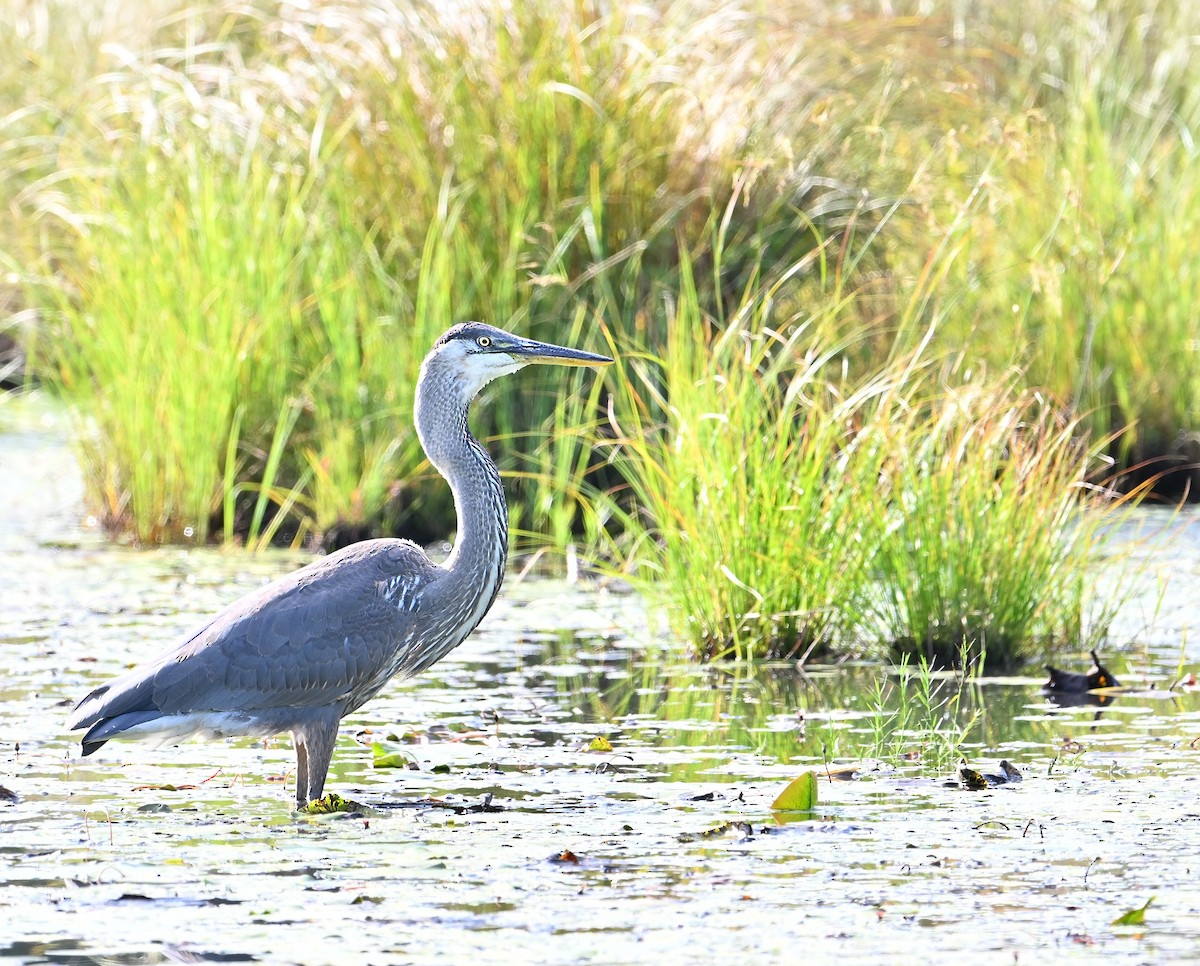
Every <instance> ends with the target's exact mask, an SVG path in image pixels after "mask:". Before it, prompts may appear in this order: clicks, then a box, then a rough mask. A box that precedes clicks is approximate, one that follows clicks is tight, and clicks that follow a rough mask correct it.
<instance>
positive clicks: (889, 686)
mask: <svg viewBox="0 0 1200 966" xmlns="http://www.w3.org/2000/svg"><path fill="white" fill-rule="evenodd" d="M957 663H958V665H959V666H960V667H966V666H968V665H969V663H970V654H969V653H967V652H966V651H965V650H964V651H963V652H962V653H960V655H959V658H958V661H957ZM970 687H971V683H970V679H969V678H968V677H967V676H966V674H965V673H963V672H952V673H951V674H945V673H941V674H939V673H937V672H936V671H935V669H934V668H933V667H932V666H931V665H930V663H929V661H928V660H927V659H926V658H925V657H924V656H921V657H919V658H918V659H917V662H916V664H913V663H912V662H911V660H910V657H909V655H908V654H902V655H901V656H900V659H899V664H898V665H897V666H896V667H894V668H893V669H891V672H890V673H887V674H880V675H879V676H877V677H876V678H875V681H874V685H873V688H872V691H871V694H870V696H869V697H868V699H867V701H868V706H869V707H870V709H871V711H872V712H873V714H872V716H871V719H870V736H869V742H868V743H866V744H864V745H863V746H862V747H861V748H860V751H859V753H860V754H861V755H862V757H864V758H866V759H868V760H874V761H881V762H885V763H887V764H891V765H897V764H900V763H903V762H906V761H914V760H915V761H918V762H919V763H920V765H921V767H922V769H924V770H928V771H931V772H945V771H946V770H948V769H949V768H950V767H951V766H952V765H953V764H954V763H955V762H957V761H958V760H959V759H960V758H962V757H963V745H964V743H965V742H966V741H967V739H968V738H969V737H970V736H971V734H972V731H973V730H974V729H975V726H976V724H977V723H978V722H979V721H980V719H981V717H982V711H981V710H980V708H979V705H978V702H977V701H975V700H972V696H971V695H970Z"/></svg>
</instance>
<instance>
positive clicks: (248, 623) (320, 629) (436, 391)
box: [67, 322, 612, 806]
mask: <svg viewBox="0 0 1200 966" xmlns="http://www.w3.org/2000/svg"><path fill="white" fill-rule="evenodd" d="M610 362H612V360H611V359H609V358H607V357H606V356H599V355H593V354H592V353H590V352H581V351H579V350H576V349H568V348H564V347H562V346H557V345H550V344H548V343H544V342H533V341H531V340H528V339H522V338H518V337H517V336H515V335H512V334H511V333H508V332H505V331H503V330H501V329H496V328H493V327H492V326H489V325H483V324H481V323H478V322H467V323H463V324H461V325H456V326H454V328H452V329H450V330H449V331H448V332H447V333H446V334H445V335H443V336H442V337H441V338H440V339H438V340H437V342H436V343H435V345H434V346H433V349H432V350H431V351H430V352H429V355H428V356H426V358H425V361H424V363H422V366H421V375H420V378H419V379H418V380H417V392H416V407H415V410H414V417H415V421H416V429H417V435H418V437H419V438H420V441H421V445H422V446H423V447H424V449H425V453H426V455H427V456H428V457H429V462H430V463H431V464H432V465H433V466H434V468H435V469H437V471H438V472H439V473H441V475H442V476H443V477H445V479H446V481H447V482H448V483H449V484H450V489H451V491H452V492H453V494H454V507H455V510H456V512H457V515H458V534H457V537H456V540H455V544H454V549H453V551H452V552H451V554H450V556H449V558H448V559H447V560H446V562H445V563H443V564H434V563H433V562H432V561H430V559H429V558H428V557H427V556H426V555H425V553H424V551H423V550H421V549H420V548H419V547H418V546H417V545H416V544H414V543H411V542H409V541H407V540H369V541H366V542H363V543H356V544H352V545H351V546H349V547H346V548H345V549H343V550H340V551H338V552H337V553H333V554H330V555H329V556H328V557H325V558H323V559H321V560H317V561H316V562H314V563H311V564H309V565H308V566H307V567H304V568H302V569H300V570H297V571H296V572H294V573H291V574H288V575H287V576H285V577H282V578H281V579H279V580H276V581H275V582H274V583H271V584H269V585H267V586H265V587H263V588H262V589H261V590H258V591H255V592H253V593H251V594H247V595H246V596H245V597H243V598H241V599H240V600H238V601H236V602H234V603H233V604H231V605H230V606H228V607H226V608H225V609H224V610H222V611H221V612H220V613H218V614H217V615H216V616H215V617H213V618H212V619H211V620H210V621H208V622H207V623H205V624H204V625H203V626H201V627H200V628H198V629H197V630H195V631H194V632H193V633H191V634H188V635H187V636H186V637H185V638H184V639H183V640H182V641H181V642H180V643H178V644H177V645H176V646H175V647H173V648H172V649H170V650H168V651H167V652H166V653H164V654H162V655H161V656H160V657H158V658H157V659H156V660H154V661H152V662H150V663H149V664H146V665H143V666H141V667H137V668H135V669H134V670H132V671H130V672H129V673H127V674H124V675H122V676H121V677H118V678H116V679H115V680H113V681H110V682H109V683H108V684H104V685H101V686H100V687H98V688H96V690H94V691H93V692H92V693H91V694H89V695H88V696H87V697H85V698H84V699H83V700H82V701H81V702H80V703H79V705H78V706H77V707H76V708H75V710H74V712H73V713H72V715H71V717H70V720H69V721H68V725H67V726H68V728H70V729H71V730H78V729H81V728H86V729H87V732H86V733H85V734H84V736H83V739H82V742H83V753H84V755H90V754H92V753H93V752H94V751H96V750H97V749H98V748H99V747H100V746H101V745H103V744H104V743H105V742H106V741H109V740H110V739H113V738H123V739H149V740H154V741H157V742H158V743H160V744H161V743H164V742H173V741H178V740H180V739H182V738H185V737H189V736H192V735H199V736H202V737H214V738H219V737H227V736H234V735H254V736H269V735H275V734H279V733H281V732H285V731H290V732H291V733H292V738H293V740H294V742H295V746H296V803H297V805H301V806H303V805H305V804H306V803H308V802H310V801H312V800H313V799H316V798H320V797H321V794H322V791H323V790H324V787H325V778H326V775H327V774H328V772H329V762H330V759H331V758H332V756H333V747H334V743H335V742H336V740H337V733H338V723H339V722H340V721H341V719H342V718H343V717H345V716H346V715H347V714H350V713H351V712H352V711H355V710H357V709H358V708H360V707H362V705H363V704H365V703H366V702H367V701H369V700H370V699H371V698H372V697H374V696H375V695H376V694H378V693H379V690H380V689H381V688H382V687H383V686H384V685H385V684H386V683H387V682H388V681H389V680H390V679H391V678H392V677H394V676H395V675H397V674H400V675H403V676H408V675H412V674H416V673H417V672H419V671H423V670H424V669H425V668H427V667H429V666H430V665H431V664H433V663H434V662H435V661H438V660H440V659H441V658H442V657H444V656H445V655H446V654H447V653H449V652H450V651H451V650H452V649H453V648H455V647H457V646H458V645H459V644H461V643H462V641H463V640H464V639H465V638H466V636H467V635H468V634H470V633H471V631H472V630H474V629H475V627H476V625H478V624H479V622H480V620H482V619H483V615H484V614H486V613H487V612H488V609H489V608H490V607H491V606H492V602H493V601H494V600H495V599H496V594H497V593H498V592H499V590H500V582H501V580H502V578H503V576H504V565H505V560H506V558H507V556H508V507H507V505H506V504H505V501H504V490H503V488H502V487H501V484H500V474H499V472H498V471H497V469H496V464H495V463H493V462H492V460H491V458H490V457H489V456H488V454H487V451H486V450H485V449H484V448H483V446H482V445H480V443H479V441H478V440H476V439H475V438H474V437H473V436H472V435H471V433H470V430H469V428H468V426H467V410H468V408H469V407H470V404H471V401H472V400H473V399H474V398H475V395H476V394H477V393H478V392H479V391H480V390H481V389H482V388H483V387H484V386H486V385H487V384H488V383H489V382H491V381H492V380H493V379H495V378H497V377H498V376H505V375H509V374H510V373H513V372H516V371H517V370H519V369H521V368H523V367H524V366H526V365H528V364H530V363H553V364H558V365H564V366H603V365H607V364H608V363H610Z"/></svg>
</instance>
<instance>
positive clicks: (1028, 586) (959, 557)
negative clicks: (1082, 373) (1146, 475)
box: [868, 381, 1105, 666]
mask: <svg viewBox="0 0 1200 966" xmlns="http://www.w3.org/2000/svg"><path fill="white" fill-rule="evenodd" d="M895 415H896V417H897V418H895V419H894V420H893V421H892V422H891V423H890V425H888V427H887V431H888V432H890V433H892V434H894V435H892V437H891V439H890V440H889V442H888V444H887V449H888V451H889V453H890V456H889V459H888V461H887V463H886V465H885V466H884V468H883V477H882V479H883V487H882V493H881V495H882V496H883V499H880V500H878V501H876V502H875V511H876V512H877V513H878V514H879V516H878V518H877V519H876V520H875V521H874V522H873V524H872V530H873V531H875V532H878V533H880V534H882V539H881V540H880V541H879V543H878V545H877V547H876V555H875V557H874V561H873V570H874V573H875V576H876V578H877V580H878V587H879V591H878V594H877V595H876V596H874V598H873V605H874V606H873V607H872V608H871V611H872V614H871V621H870V622H869V624H868V626H871V625H875V626H877V627H878V629H879V633H880V635H881V636H882V637H883V638H884V639H885V640H889V641H891V642H892V649H893V650H894V651H895V652H897V653H899V654H901V655H907V656H910V657H913V658H919V659H920V660H922V661H926V662H929V663H930V664H932V665H934V666H953V665H955V664H957V663H959V662H960V661H962V660H964V659H965V661H966V662H967V664H968V665H975V664H982V663H983V662H985V661H986V662H987V663H988V664H989V665H991V666H997V665H1009V664H1017V663H1020V662H1021V661H1022V659H1025V658H1029V657H1031V656H1033V654H1034V653H1035V652H1036V651H1038V650H1046V649H1048V648H1050V647H1052V646H1053V645H1056V644H1060V645H1061V644H1068V643H1072V642H1076V641H1081V640H1083V639H1084V636H1085V627H1084V608H1085V601H1086V595H1087V590H1086V588H1087V581H1088V568H1089V565H1090V564H1091V563H1092V562H1093V561H1094V560H1095V559H1096V557H1097V553H1098V547H1099V543H1100V529H1101V527H1102V526H1103V525H1104V521H1105V514H1104V513H1103V512H1102V511H1101V509H1100V508H1099V507H1098V506H1096V505H1095V504H1098V503H1100V499H1099V498H1097V497H1096V496H1095V495H1094V494H1095V492H1096V491H1094V490H1093V489H1091V488H1090V487H1088V486H1087V478H1088V474H1089V470H1090V469H1091V467H1092V464H1093V462H1094V459H1095V456H1096V450H1095V447H1093V448H1092V449H1091V450H1090V451H1089V449H1088V446H1087V444H1085V443H1084V442H1083V437H1082V433H1081V430H1080V425H1079V421H1078V419H1069V418H1065V417H1064V416H1063V415H1062V414H1061V411H1060V410H1058V409H1056V408H1055V407H1054V406H1053V405H1051V404H1050V403H1048V402H1047V401H1046V400H1045V399H1042V398H1039V397H1037V396H1035V395H1032V394H1023V393H1021V392H1020V391H1019V390H1016V389H1014V388H1013V387H1012V386H1011V385H1010V384H1005V383H1001V384H1000V385H998V386H997V385H995V384H990V385H989V384H987V383H984V382H982V381H981V383H980V384H976V385H971V384H969V383H968V384H965V385H960V386H957V387H955V388H952V389H946V390H939V391H938V392H937V393H936V394H935V395H933V396H932V397H931V398H925V399H920V400H919V405H917V406H915V407H914V408H913V409H912V410H911V411H910V412H909V413H906V414H899V413H897V414H895ZM1102 630H1103V629H1102V627H1097V628H1092V629H1090V631H1088V632H1090V633H1102Z"/></svg>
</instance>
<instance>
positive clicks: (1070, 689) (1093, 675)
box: [1042, 651, 1121, 694]
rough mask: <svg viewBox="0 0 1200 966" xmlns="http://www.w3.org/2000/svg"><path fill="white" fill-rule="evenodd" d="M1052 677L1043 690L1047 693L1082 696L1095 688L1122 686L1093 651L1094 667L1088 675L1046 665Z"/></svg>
mask: <svg viewBox="0 0 1200 966" xmlns="http://www.w3.org/2000/svg"><path fill="white" fill-rule="evenodd" d="M1046 671H1047V673H1049V675H1050V677H1049V679H1048V680H1047V681H1046V683H1045V684H1043V685H1042V688H1043V689H1044V690H1046V691H1060V692H1066V693H1069V694H1080V693H1082V692H1084V691H1091V690H1093V689H1095V688H1119V687H1120V686H1121V685H1120V684H1119V683H1118V682H1117V679H1116V678H1115V677H1113V675H1112V673H1111V672H1110V671H1109V670H1108V668H1106V667H1105V666H1104V665H1103V664H1101V663H1100V658H1099V657H1097V656H1096V652H1095V651H1092V666H1091V668H1089V669H1088V671H1087V672H1086V673H1082V674H1081V673H1080V672H1078V671H1060V670H1059V669H1058V668H1055V667H1051V666H1050V665H1049V664H1047V665H1046Z"/></svg>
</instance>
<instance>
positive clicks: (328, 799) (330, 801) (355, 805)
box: [296, 792, 367, 815]
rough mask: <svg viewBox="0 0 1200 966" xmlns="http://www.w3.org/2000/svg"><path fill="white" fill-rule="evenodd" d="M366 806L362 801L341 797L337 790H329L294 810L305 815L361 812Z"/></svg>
mask: <svg viewBox="0 0 1200 966" xmlns="http://www.w3.org/2000/svg"><path fill="white" fill-rule="evenodd" d="M366 808H367V806H366V805H364V804H363V803H362V802H356V801H353V800H352V799H349V798H342V796H341V795H339V794H337V792H330V793H329V794H328V795H325V796H324V797H322V798H314V799H313V800H312V801H311V802H309V803H308V804H307V805H300V806H299V807H298V808H297V809H296V811H298V812H302V813H303V814H305V815H333V814H336V813H337V812H362V811H365V810H366Z"/></svg>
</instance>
